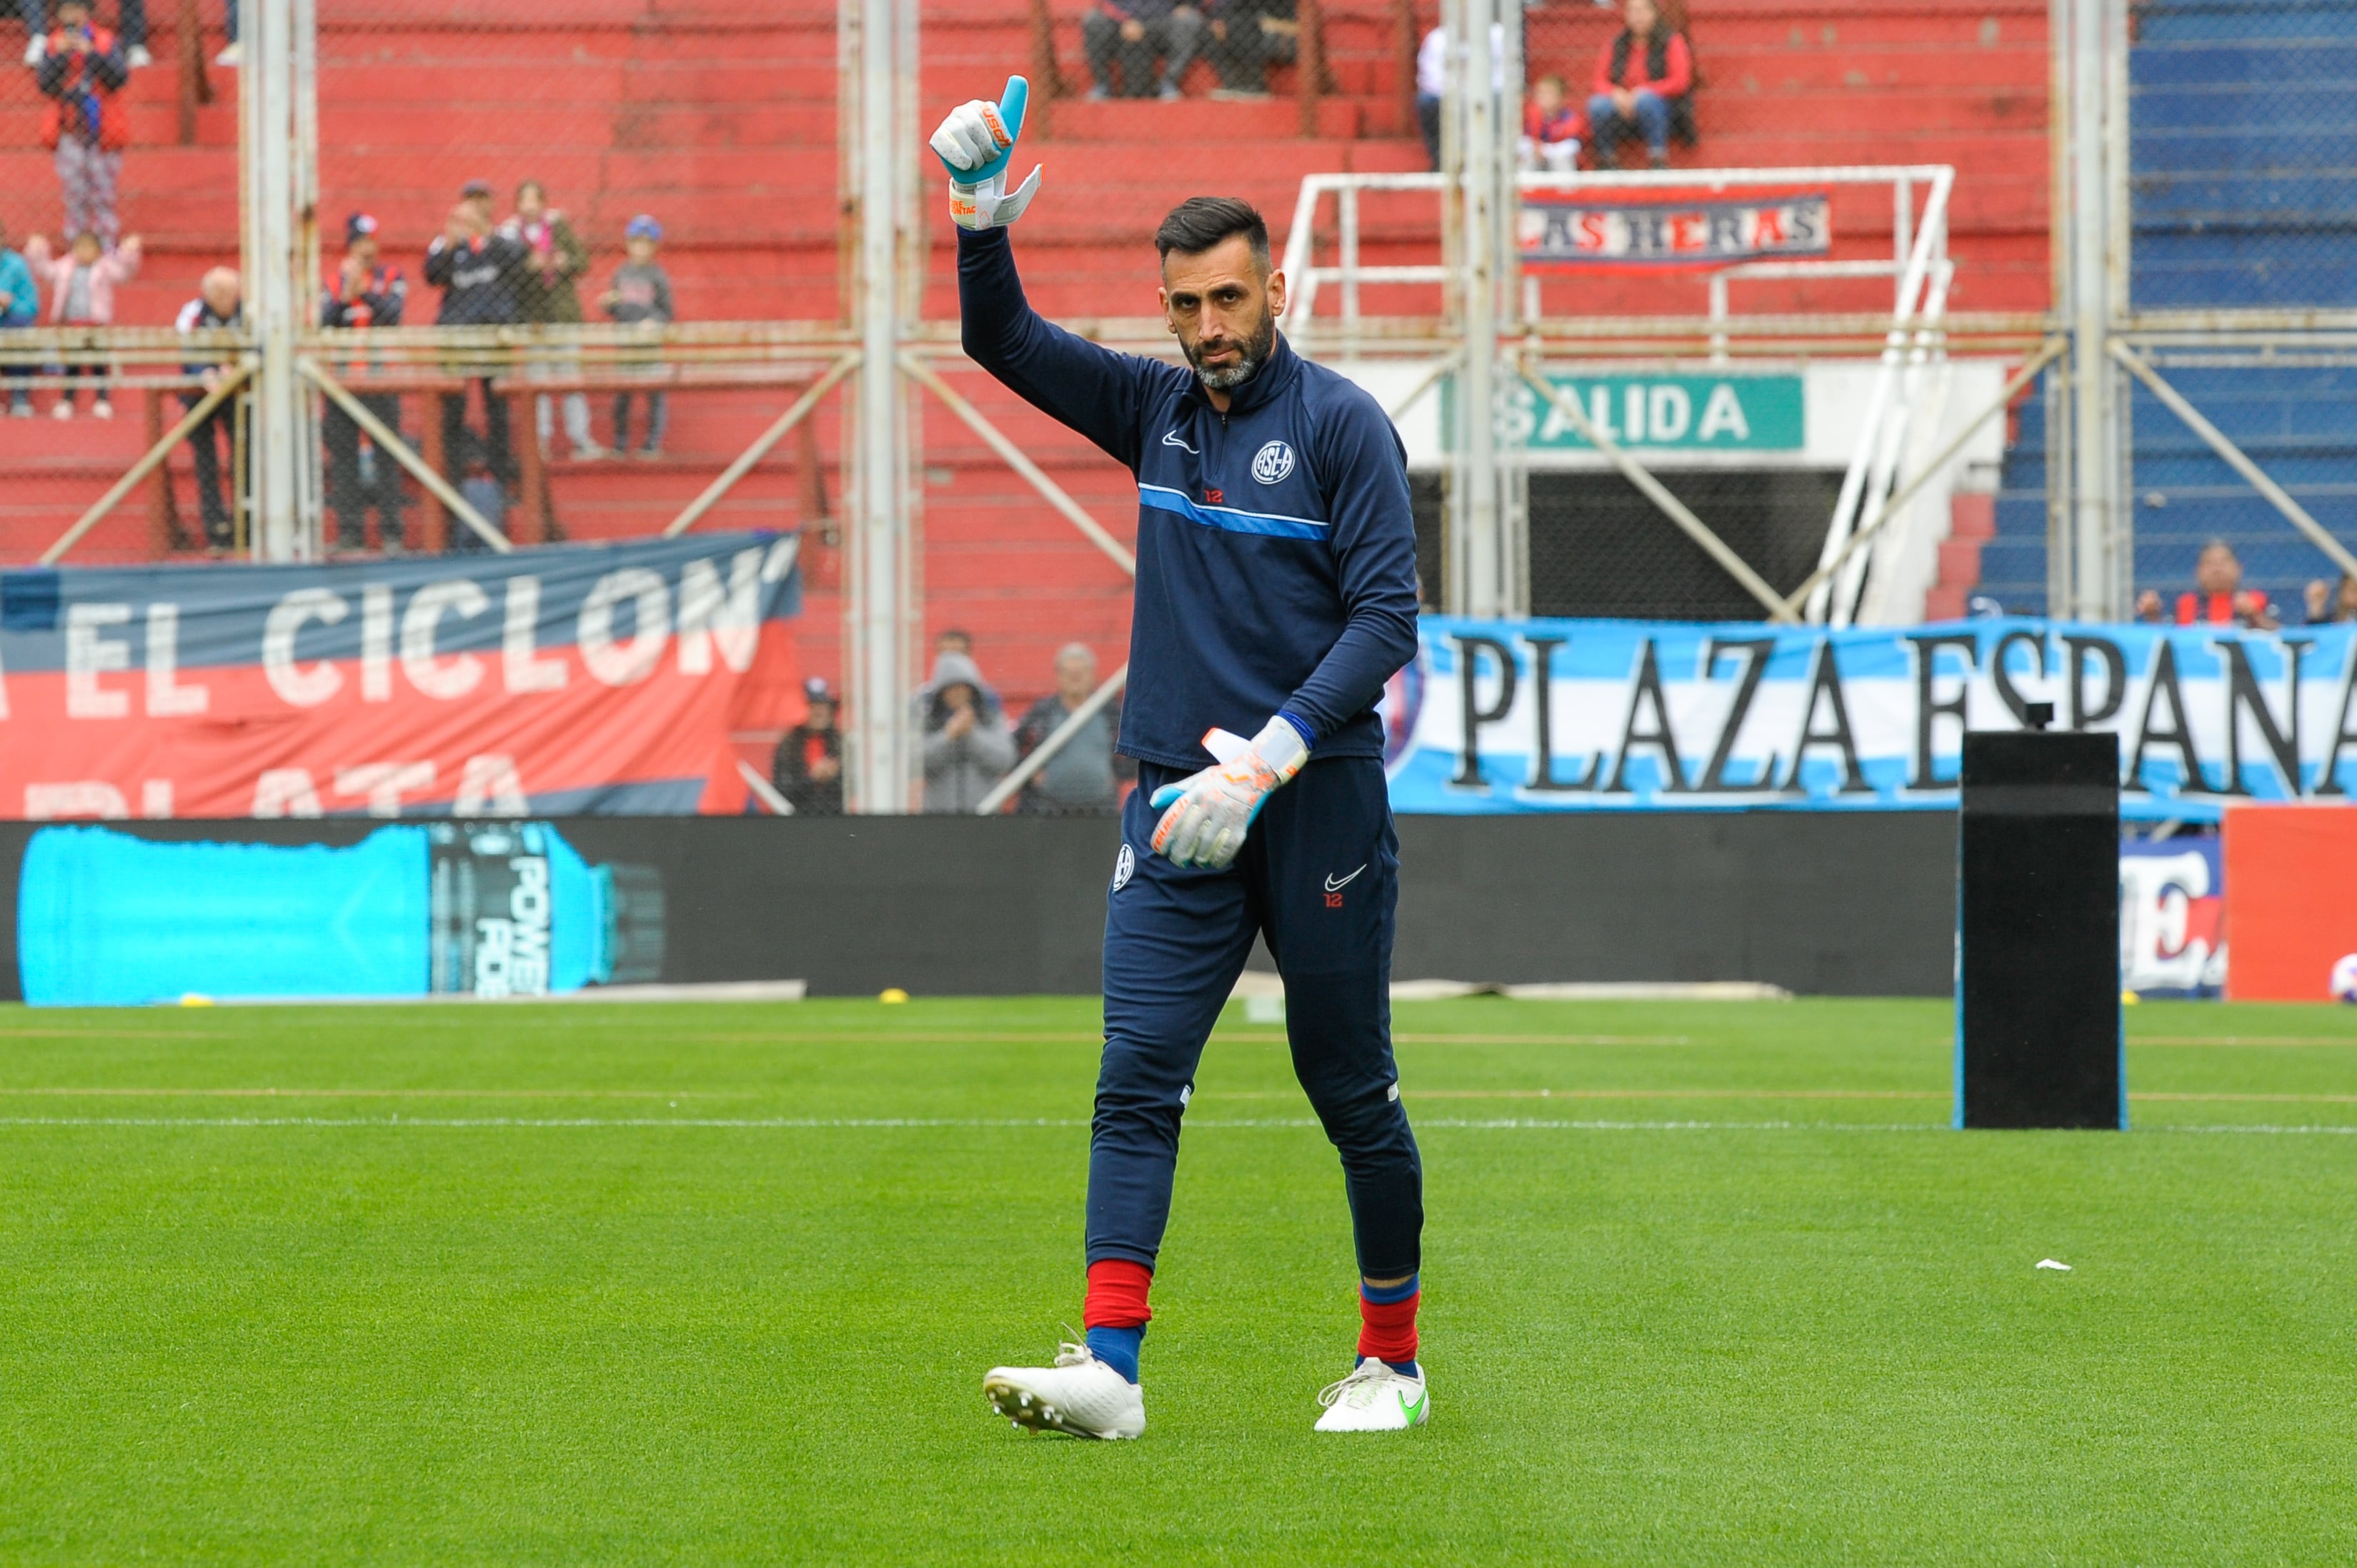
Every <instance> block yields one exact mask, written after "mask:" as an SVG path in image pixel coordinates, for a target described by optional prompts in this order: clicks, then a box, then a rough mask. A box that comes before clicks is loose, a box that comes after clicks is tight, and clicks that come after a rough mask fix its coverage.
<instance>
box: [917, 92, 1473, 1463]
mask: <svg viewBox="0 0 2357 1568" xmlns="http://www.w3.org/2000/svg"><path fill="white" fill-rule="evenodd" d="M1024 97H1025V90H1024V87H1023V84H1022V81H1021V79H1019V78H1017V79H1016V80H1015V81H1010V82H1009V83H1008V84H1007V95H1006V99H1005V100H1004V101H1003V102H1000V103H996V104H992V103H984V102H970V103H966V104H964V105H962V106H961V107H959V108H958V109H955V110H953V111H952V112H951V113H950V116H949V118H948V119H947V120H945V121H943V122H942V128H941V129H940V130H939V131H938V132H936V133H935V134H934V135H933V138H932V144H931V145H932V147H933V150H934V151H935V152H936V153H937V154H939V155H940V156H941V158H942V163H943V164H944V165H945V166H948V168H949V171H950V182H951V184H950V208H951V215H952V219H953V220H955V221H956V222H957V224H958V226H959V230H960V232H959V234H958V290H959V301H960V305H961V307H962V309H963V317H964V338H965V350H966V352H967V354H969V355H970V356H972V358H973V359H974V361H975V362H976V363H977V364H980V365H982V366H983V367H985V369H987V370H988V371H990V372H991V373H992V374H993V375H996V377H997V378H998V379H999V380H1000V381H1004V382H1005V383H1006V385H1007V386H1008V387H1010V388H1012V389H1013V390H1014V391H1015V392H1017V393H1018V394H1020V395H1021V396H1022V397H1023V398H1024V399H1026V400H1027V401H1028V402H1029V403H1032V404H1033V405H1034V406H1036V407H1038V408H1039V409H1041V410H1042V411H1044V412H1045V413H1049V414H1050V415H1052V416H1053V417H1055V418H1057V419H1059V420H1061V421H1062V422H1063V423H1064V424H1068V425H1070V426H1071V427H1072V428H1073V429H1074V430H1076V431H1078V432H1080V433H1081V434H1082V435H1085V436H1087V437H1088V438H1089V439H1090V440H1091V441H1093V442H1094V443H1096V445H1097V446H1100V447H1102V448H1103V449H1104V450H1105V451H1106V452H1107V453H1109V454H1111V455H1112V456H1114V458H1115V459H1116V460H1118V461H1119V462H1121V463H1122V464H1123V465H1125V467H1128V468H1129V469H1130V470H1131V471H1132V472H1133V473H1135V475H1136V476H1137V489H1138V501H1139V507H1138V524H1137V593H1136V601H1135V610H1134V613H1133V615H1132V618H1131V631H1130V655H1129V660H1130V661H1129V691H1128V700H1127V701H1126V703H1125V704H1124V707H1123V712H1122V722H1121V746H1120V748H1121V750H1122V752H1123V753H1124V754H1125V755H1127V756H1130V757H1136V758H1137V759H1138V763H1139V770H1138V771H1139V778H1138V788H1137V789H1136V791H1135V793H1133V794H1132V795H1131V797H1130V799H1129V801H1128V803H1127V805H1126V806H1125V809H1124V811H1123V815H1122V842H1121V846H1120V851H1119V854H1117V856H1116V857H1115V860H1114V873H1113V882H1112V886H1111V888H1110V890H1109V892H1108V894H1107V897H1106V913H1105V937H1104V1035H1105V1047H1104V1056H1103V1062H1102V1065H1101V1067H1100V1069H1099V1073H1098V1078H1097V1091H1096V1114H1095V1118H1094V1121H1093V1123H1092V1132H1091V1135H1090V1143H1089V1194H1088V1232H1087V1263H1088V1294H1087V1298H1086V1304H1085V1305H1084V1307H1083V1309H1082V1325H1083V1326H1084V1328H1085V1343H1082V1344H1079V1345H1068V1346H1065V1347H1064V1348H1063V1350H1062V1352H1061V1353H1060V1355H1058V1357H1057V1358H1056V1364H1055V1365H1054V1366H1052V1367H998V1368H994V1369H992V1370H991V1371H990V1373H989V1374H988V1375H987V1376H986V1377H985V1379H984V1381H983V1388H984V1391H985V1394H986V1395H987V1397H988V1398H989V1400H990V1402H991V1404H992V1405H993V1407H994V1408H996V1410H997V1411H998V1412H999V1413H1001V1414H1003V1415H1006V1416H1008V1417H1010V1418H1012V1419H1013V1420H1014V1421H1015V1422H1016V1423H1017V1424H1018V1425H1023V1426H1029V1427H1032V1428H1034V1429H1037V1430H1049V1431H1060V1432H1067V1433H1071V1434H1075V1435H1079V1436H1084V1437H1135V1436H1137V1435H1139V1434H1141V1433H1143V1432H1144V1431H1145V1428H1146V1407H1145V1402H1144V1399H1143V1397H1142V1395H1141V1393H1140V1391H1139V1386H1138V1364H1137V1363H1138V1352H1139V1349H1140V1345H1141V1341H1142V1339H1143V1337H1144V1335H1145V1332H1146V1320H1147V1318H1148V1316H1150V1314H1149V1313H1148V1311H1147V1306H1146V1298H1147V1291H1148V1287H1149V1285H1150V1284H1151V1283H1152V1278H1153V1270H1154V1267H1155V1262H1156V1258H1157V1253H1158V1251H1159V1250H1160V1248H1161V1243H1162V1235H1163V1230H1164V1227H1165V1225H1166V1224H1167V1222H1168V1218H1169V1212H1170V1193H1171V1181H1172V1176H1173V1174H1174V1172H1175V1170H1176V1168H1177V1164H1178V1153H1179V1121H1180V1118H1181V1116H1182V1115H1183V1113H1184V1112H1185V1108H1186V1103H1187V1101H1188V1099H1189V1096H1190V1095H1191V1094H1192V1092H1193V1087H1194V1077H1195V1066H1196V1063H1197V1061H1198V1060H1199V1059H1200V1057H1201V1055H1202V1049H1203V1042H1204V1040H1205V1038H1206V1037H1207V1036H1209V1035H1210V1033H1211V1026H1212V1025H1213V1023H1214V1022H1216V1021H1217V1019H1218V1017H1219V1015H1220V1009H1221V1007H1222V1005H1223V1004H1225V1003H1226V1001H1227V1000H1228V996H1229V993H1230V992H1231V991H1232V988H1233V986H1234V984H1235V981H1236V976H1237V975H1238V973H1239V972H1241V971H1242V970H1243V965H1244V961H1245V959H1246V957H1247V956H1248V955H1249V954H1250V952H1251V950H1252V945H1253V940H1254V937H1255V936H1263V937H1265V939H1266V940H1267V942H1268V948H1269V951H1270V953H1271V954H1272V955H1273V956H1274V957H1275V960H1276V962H1277V967H1278V968H1279V970H1281V971H1282V972H1283V973H1284V976H1285V983H1286V1003H1287V1006H1286V1026H1287V1029H1288V1032H1289V1036H1290V1039H1291V1042H1292V1047H1293V1062H1294V1070H1295V1072H1296V1073H1297V1076H1298V1077H1299V1078H1300V1079H1301V1085H1302V1088H1303V1089H1304V1090H1307V1091H1308V1096H1309V1101H1310V1103H1311V1105H1312V1106H1313V1107H1315V1109H1316V1110H1317V1112H1318V1120H1319V1122H1321V1123H1322V1124H1323V1126H1324V1127H1325V1130H1326V1134H1327V1136H1328V1137H1329V1139H1331V1140H1332V1142H1333V1144H1334V1145H1335V1147H1336V1148H1337V1149H1338V1150H1339V1151H1340V1154H1341V1160H1342V1170H1343V1176H1344V1180H1345V1186H1346V1187H1347V1189H1348V1192H1349V1196H1350V1205H1351V1224H1352V1229H1353V1231H1354V1234H1355V1239H1356V1243H1357V1246H1356V1251H1357V1265H1358V1267H1357V1271H1356V1272H1357V1274H1358V1277H1359V1282H1358V1283H1359V1289H1358V1294H1359V1305H1360V1319H1361V1329H1360V1334H1359V1338H1358V1347H1357V1355H1356V1357H1355V1358H1354V1359H1353V1364H1352V1366H1351V1370H1350V1373H1349V1375H1348V1376H1346V1377H1344V1378H1343V1379H1342V1380H1340V1381H1339V1382H1337V1383H1335V1384H1333V1385H1331V1386H1330V1387H1329V1389H1328V1390H1327V1391H1325V1393H1324V1394H1323V1395H1321V1396H1320V1402H1321V1403H1323V1404H1324V1405H1325V1406H1326V1407H1327V1408H1326V1412H1325V1413H1324V1414H1323V1415H1322V1416H1320V1417H1319V1418H1318V1423H1317V1426H1318V1430H1319V1431H1321V1432H1368V1431H1393V1430H1402V1429H1405V1428H1408V1427H1412V1426H1416V1425H1420V1424H1421V1423H1423V1422H1424V1421H1425V1419H1426V1416H1427V1415H1428V1414H1429V1413H1430V1410H1431V1404H1430V1401H1429V1399H1428V1397H1427V1395H1426V1391H1425V1381H1424V1375H1423V1372H1422V1370H1421V1369H1420V1368H1419V1367H1418V1365H1417V1362H1416V1339H1415V1310H1416V1304H1417V1300H1418V1295H1417V1283H1418V1282H1417V1277H1416V1270H1417V1265H1418V1262H1419V1256H1420V1246H1421V1239H1422V1233H1423V1227H1424V1200H1423V1168H1422V1165H1421V1163H1420V1160H1419V1158H1418V1155H1417V1153H1416V1146H1415V1137H1414V1136H1413V1135H1412V1134H1411V1133H1410V1132H1409V1130H1408V1124H1407V1117H1406V1114H1405V1112H1404V1111H1403V1110H1402V1108H1401V1106H1400V1101H1399V1086H1398V1076H1397V1072H1396V1069H1394V1065H1393V1060H1392V1049H1391V1011H1390V981H1391V953H1392V933H1393V911H1394V906H1395V904H1396V902H1397V896H1398V894H1397V873H1398V865H1399V863H1398V854H1397V840H1396V838H1395V837H1394V833H1393V831H1392V821H1391V811H1390V806H1389V802H1388V797H1387V795H1386V792H1385V788H1384V779H1383V730H1382V726H1381V724H1380V721H1379V720H1378V719H1377V716H1376V714H1375V703H1376V700H1377V699H1378V698H1379V697H1380V696H1381V695H1382V693H1383V683H1384V682H1385V681H1387V680H1388V679H1389V678H1390V677H1391V675H1392V673H1393V672H1394V671H1396V670H1398V669H1399V668H1400V667H1401V666H1402V665H1404V664H1405V663H1406V662H1407V660H1409V658H1410V657H1412V656H1413V655H1414V653H1415V614H1416V591H1415V529H1414V526H1413V523H1412V522H1411V520H1410V515H1409V510H1408V488H1407V467H1406V455H1405V450H1404V449H1403V447H1402V446H1401V445H1400V441H1399V437H1398V435H1397V434H1396V433H1395V432H1394V430H1393V429H1392V426H1391V423H1390V421H1389V420H1387V419H1386V418H1385V417H1384V416H1383V410H1382V408H1381V407H1380V406H1378V405H1377V404H1376V403H1375V402H1374V400H1373V399H1372V398H1371V397H1369V396H1368V395H1367V394H1366V393H1365V392H1362V391H1361V390H1360V389H1359V388H1358V387H1357V386H1355V385H1353V384H1352V383H1351V382H1350V381H1346V380H1344V379H1343V378H1342V377H1340V376H1339V375H1336V374H1335V373H1334V372H1333V371H1329V370H1326V369H1324V368H1323V367H1321V366H1318V365H1313V364H1310V363H1308V361H1306V360H1301V359H1300V358H1298V357H1297V356H1296V355H1295V354H1294V352H1293V350H1292V349H1290V348H1288V347H1287V346H1286V342H1285V339H1284V338H1281V337H1279V336H1278V335H1277V331H1276V317H1277V316H1278V314H1279V313H1280V312H1282V311H1283V310H1284V308H1285V292H1286V282H1285V276H1284V274H1282V273H1279V272H1277V271H1275V269H1273V268H1272V267H1271V266H1270V264H1269V251H1268V229H1267V226H1266V225H1265V223H1264V222H1263V221H1262V220H1261V217H1260V215H1259V214H1258V213H1257V212H1254V210H1253V209H1252V208H1250V207H1249V206H1247V205H1246V204H1244V203H1243V202H1242V201H1238V200H1234V199H1230V198H1226V197H1195V198H1192V199H1189V200H1187V201H1184V202H1181V203H1180V204H1179V206H1178V207H1177V208H1176V209H1173V210H1172V211H1171V213H1170V215H1169V216H1168V217H1167V218H1165V219H1164V220H1162V225H1161V227H1160V229H1159V230H1158V231H1157V233H1156V235H1155V249H1156V250H1157V252H1159V253H1160V256H1161V263H1162V265H1161V274H1162V276H1161V289H1160V298H1161V302H1162V307H1163V312H1164V316H1165V318H1166V321H1167V323H1168V328H1169V330H1170V331H1171V333H1172V334H1173V335H1174V336H1176V337H1177V338H1178V339H1179V349H1181V350H1182V352H1183V353H1184V355H1185V358H1186V361H1187V363H1186V365H1185V367H1183V368H1182V367H1180V366H1177V365H1171V364H1168V363H1165V362H1163V361H1160V360H1146V359H1140V358H1136V357H1135V356H1131V355H1125V354H1116V353H1114V352H1112V351H1110V350H1108V349H1102V348H1098V347H1096V346H1095V345H1093V344H1091V343H1087V342H1084V341H1083V340H1082V339H1081V338H1077V337H1074V336H1073V335H1072V334H1071V333H1069V332H1066V331H1063V330H1062V329H1060V328H1056V327H1054V326H1051V325H1049V323H1048V322H1047V321H1045V320H1043V319H1041V318H1040V317H1039V316H1038V315H1037V314H1036V313H1034V312H1033V311H1032V309H1031V308H1030V306H1028V304H1026V303H1025V300H1024V297H1023V286H1022V284H1021V282H1020V280H1019V279H1018V278H1017V276H1016V271H1015V259H1014V253H1013V252H1012V250H1011V249H1010V248H1009V246H1008V243H1007V237H1006V233H1005V232H1004V229H1005V226H1006V224H1008V223H1011V222H1012V221H1013V220H1015V219H1017V218H1018V217H1020V216H1021V215H1022V212H1023V209H1025V208H1026V207H1027V206H1028V205H1029V203H1030V201H1031V199H1032V198H1033V197H1035V196H1036V195H1037V194H1038V191H1039V171H1038V170H1036V169H1035V170H1033V171H1032V174H1031V176H1030V177H1029V178H1028V179H1027V180H1025V181H1024V183H1023V184H1022V185H1021V186H1020V187H1019V188H1017V189H1016V190H1015V191H1014V193H1013V194H1011V195H1010V194H1008V193H1007V190H1006V166H1007V164H1008V162H1009V160H1010V159H1011V157H1012V156H1013V153H1014V145H1015V141H1016V139H1017V136H1018V135H1020V134H1021V131H1022V114H1023V102H1024ZM1240 735H1250V736H1252V737H1253V738H1252V739H1250V740H1248V741H1247V740H1243V739H1241V738H1239V736H1240ZM1205 751H1210V752H1211V754H1212V757H1214V758H1215V760H1214V761H1213V762H1212V763H1211V766H1209V767H1205V766H1203V762H1204V757H1203V754H1204V752H1205Z"/></svg>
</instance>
